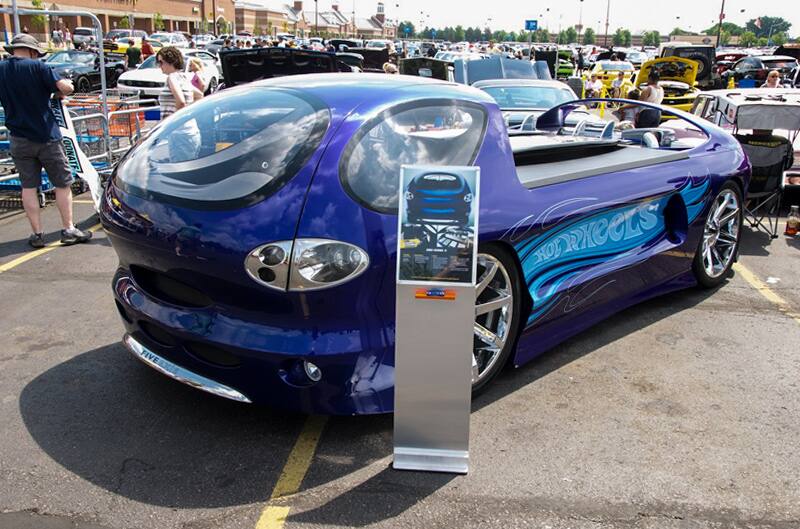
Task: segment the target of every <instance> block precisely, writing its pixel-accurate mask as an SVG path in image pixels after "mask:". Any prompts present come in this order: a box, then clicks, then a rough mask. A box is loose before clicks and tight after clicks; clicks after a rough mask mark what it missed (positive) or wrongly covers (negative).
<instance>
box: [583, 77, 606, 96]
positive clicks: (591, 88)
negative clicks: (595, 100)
mask: <svg viewBox="0 0 800 529" xmlns="http://www.w3.org/2000/svg"><path fill="white" fill-rule="evenodd" d="M583 88H584V91H585V92H586V96H585V97H600V92H602V90H603V82H602V81H600V79H598V78H597V74H596V73H593V74H592V77H591V79H588V80H587V81H586V84H585V85H584V87H583Z"/></svg>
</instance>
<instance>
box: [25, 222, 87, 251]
mask: <svg viewBox="0 0 800 529" xmlns="http://www.w3.org/2000/svg"><path fill="white" fill-rule="evenodd" d="M91 238H92V232H90V231H82V230H79V229H78V228H76V227H74V226H73V227H72V228H69V229H68V230H61V244H63V245H64V246H71V245H73V244H80V243H82V242H88V241H89V239H91ZM28 244H29V245H30V246H31V248H44V247H45V244H44V234H43V233H34V234H33V235H31V236H30V237H28Z"/></svg>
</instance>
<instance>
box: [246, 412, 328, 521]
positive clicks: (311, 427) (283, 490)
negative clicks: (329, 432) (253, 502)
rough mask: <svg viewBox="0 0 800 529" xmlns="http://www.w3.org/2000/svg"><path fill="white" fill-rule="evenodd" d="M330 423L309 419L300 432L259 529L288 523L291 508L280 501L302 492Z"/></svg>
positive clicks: (262, 516)
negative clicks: (315, 454)
mask: <svg viewBox="0 0 800 529" xmlns="http://www.w3.org/2000/svg"><path fill="white" fill-rule="evenodd" d="M326 422H327V417H321V416H316V415H312V416H310V417H309V418H308V419H306V422H305V424H304V425H303V431H302V432H300V437H298V438H297V441H296V442H295V444H294V448H292V451H291V453H289V457H288V458H287V459H286V464H285V465H284V467H283V470H282V471H281V475H280V477H279V478H278V482H277V483H275V488H274V489H272V494H271V495H270V497H269V502H267V506H266V507H265V508H264V510H263V511H262V512H261V516H260V517H259V519H258V522H257V523H256V529H281V528H282V527H283V525H284V524H285V523H286V517H287V516H289V510H290V509H291V508H290V507H289V506H287V505H282V504H281V503H280V500H281V498H283V497H285V496H289V495H291V494H294V493H296V492H297V491H298V490H300V485H301V484H302V483H303V478H305V476H306V472H308V468H309V467H310V466H311V461H312V460H313V459H314V452H316V450H317V444H318V443H319V438H320V437H321V436H322V430H323V429H324V428H325V423H326Z"/></svg>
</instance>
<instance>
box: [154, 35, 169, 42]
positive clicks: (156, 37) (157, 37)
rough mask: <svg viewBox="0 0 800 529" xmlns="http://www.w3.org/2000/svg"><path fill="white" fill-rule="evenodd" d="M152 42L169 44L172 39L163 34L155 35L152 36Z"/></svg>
mask: <svg viewBox="0 0 800 529" xmlns="http://www.w3.org/2000/svg"><path fill="white" fill-rule="evenodd" d="M150 40H157V41H158V42H162V43H169V41H170V38H169V35H165V34H163V33H154V34H152V35H150Z"/></svg>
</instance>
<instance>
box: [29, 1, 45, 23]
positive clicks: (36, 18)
mask: <svg viewBox="0 0 800 529" xmlns="http://www.w3.org/2000/svg"><path fill="white" fill-rule="evenodd" d="M31 7H33V9H44V2H42V0H31ZM46 22H47V17H46V16H44V15H33V16H31V26H32V29H39V30H44V25H45V23H46Z"/></svg>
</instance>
